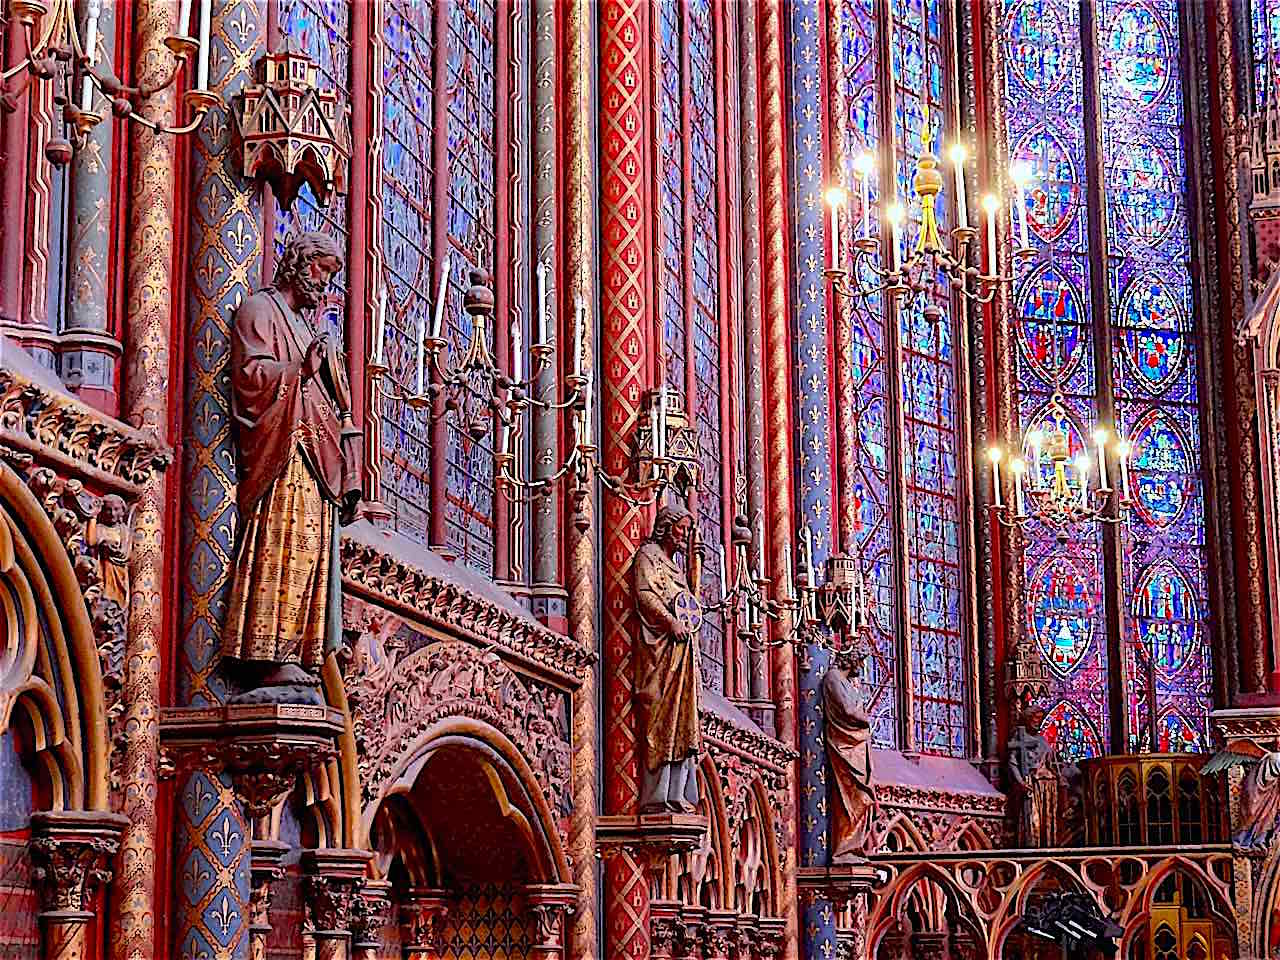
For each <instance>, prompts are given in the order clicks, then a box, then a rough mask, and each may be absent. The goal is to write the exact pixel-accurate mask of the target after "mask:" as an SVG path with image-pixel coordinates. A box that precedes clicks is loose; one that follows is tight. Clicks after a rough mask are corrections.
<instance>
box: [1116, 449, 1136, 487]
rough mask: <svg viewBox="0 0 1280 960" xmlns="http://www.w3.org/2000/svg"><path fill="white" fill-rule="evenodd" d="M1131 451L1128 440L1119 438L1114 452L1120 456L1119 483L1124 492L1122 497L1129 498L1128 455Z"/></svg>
mask: <svg viewBox="0 0 1280 960" xmlns="http://www.w3.org/2000/svg"><path fill="white" fill-rule="evenodd" d="M1132 452H1133V448H1132V447H1131V446H1129V441H1128V440H1121V441H1120V443H1119V444H1117V446H1116V454H1117V456H1119V458H1120V483H1121V487H1122V490H1123V492H1124V499H1126V500H1129V499H1131V497H1130V494H1129V473H1130V469H1129V455H1130V454H1131V453H1132Z"/></svg>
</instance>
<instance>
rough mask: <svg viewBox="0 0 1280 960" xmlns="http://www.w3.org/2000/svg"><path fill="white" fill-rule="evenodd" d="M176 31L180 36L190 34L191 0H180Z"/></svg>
mask: <svg viewBox="0 0 1280 960" xmlns="http://www.w3.org/2000/svg"><path fill="white" fill-rule="evenodd" d="M177 33H178V36H180V37H189V36H191V0H182V2H181V3H180V4H179V5H178V23H177Z"/></svg>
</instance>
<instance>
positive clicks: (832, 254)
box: [826, 187, 849, 270]
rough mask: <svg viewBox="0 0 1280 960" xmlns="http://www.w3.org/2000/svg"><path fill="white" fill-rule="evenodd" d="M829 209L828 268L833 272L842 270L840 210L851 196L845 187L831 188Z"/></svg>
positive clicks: (828, 195) (829, 190)
mask: <svg viewBox="0 0 1280 960" xmlns="http://www.w3.org/2000/svg"><path fill="white" fill-rule="evenodd" d="M826 199H827V207H828V208H830V210H831V218H830V220H829V221H828V225H829V226H830V228H831V230H830V237H829V238H828V249H827V258H828V259H827V266H829V267H830V268H831V269H832V270H838V269H839V268H840V208H841V207H843V206H844V205H845V201H847V200H848V199H849V195H848V194H847V193H846V192H845V189H844V187H831V188H829V189H828V190H827V193H826Z"/></svg>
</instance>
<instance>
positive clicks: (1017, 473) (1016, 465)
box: [1009, 457, 1027, 517]
mask: <svg viewBox="0 0 1280 960" xmlns="http://www.w3.org/2000/svg"><path fill="white" fill-rule="evenodd" d="M1009 469H1010V470H1012V471H1013V505H1014V509H1015V510H1016V511H1017V515H1018V516H1019V517H1025V516H1026V515H1027V501H1026V499H1025V497H1024V496H1023V493H1022V475H1023V473H1025V472H1026V469H1027V462H1026V461H1025V460H1023V459H1022V458H1021V457H1015V458H1014V459H1013V460H1012V461H1011V462H1010V464H1009Z"/></svg>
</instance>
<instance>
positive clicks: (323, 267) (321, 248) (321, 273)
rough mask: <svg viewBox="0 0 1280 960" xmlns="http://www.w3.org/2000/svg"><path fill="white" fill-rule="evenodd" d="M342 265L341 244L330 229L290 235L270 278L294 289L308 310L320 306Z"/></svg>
mask: <svg viewBox="0 0 1280 960" xmlns="http://www.w3.org/2000/svg"><path fill="white" fill-rule="evenodd" d="M341 269H342V248H341V247H339V246H338V243H337V241H336V240H334V239H333V237H331V236H329V235H328V234H327V233H300V234H295V235H294V236H292V237H290V238H289V240H288V242H287V243H286V244H285V247H284V254H283V255H282V256H281V257H280V262H279V263H278V264H276V275H275V277H274V279H273V280H272V281H271V282H272V284H273V285H274V286H275V288H276V289H277V290H292V291H293V292H294V294H295V295H296V296H297V298H298V301H299V302H300V303H301V304H302V306H304V307H306V308H307V309H308V310H313V309H315V308H316V307H318V306H320V301H321V300H322V299H323V298H324V292H325V290H327V289H328V287H329V284H330V282H331V281H332V280H333V276H334V274H336V273H337V272H338V271H339V270H341Z"/></svg>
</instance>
